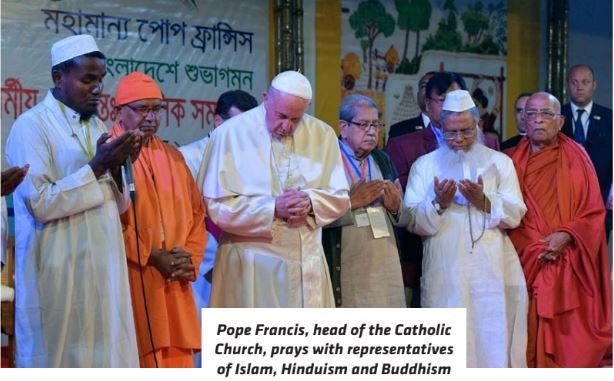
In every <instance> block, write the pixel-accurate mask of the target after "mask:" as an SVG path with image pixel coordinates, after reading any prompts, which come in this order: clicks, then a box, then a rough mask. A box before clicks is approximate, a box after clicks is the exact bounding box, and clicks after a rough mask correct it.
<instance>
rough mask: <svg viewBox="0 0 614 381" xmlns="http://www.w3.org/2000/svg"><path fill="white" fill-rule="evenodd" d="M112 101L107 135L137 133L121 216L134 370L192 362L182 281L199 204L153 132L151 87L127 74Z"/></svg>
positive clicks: (187, 293)
mask: <svg viewBox="0 0 614 381" xmlns="http://www.w3.org/2000/svg"><path fill="white" fill-rule="evenodd" d="M115 104H116V105H117V108H118V109H119V111H118V115H119V122H118V123H117V124H115V126H113V128H112V130H111V132H112V134H113V136H120V135H121V134H122V133H123V132H124V131H129V130H137V129H138V130H140V131H141V132H142V133H143V134H144V137H143V139H144V142H143V147H142V148H141V151H140V153H139V156H138V159H137V160H136V161H135V162H134V164H133V169H132V170H133V174H134V186H135V191H136V202H134V203H133V206H132V207H131V208H130V209H128V211H126V212H125V213H124V214H122V216H121V220H122V226H123V233H124V241H125V245H126V255H127V257H128V275H129V279H130V287H131V291H132V306H133V311H134V320H135V325H136V332H137V342H138V347H139V358H140V363H141V367H154V366H157V367H192V366H193V361H192V354H193V352H194V351H198V350H199V349H200V337H201V335H200V326H199V320H198V315H197V311H196V305H195V303H194V296H193V294H192V285H191V284H190V282H192V281H194V280H195V279H196V276H197V274H198V267H199V265H200V261H201V260H202V255H203V252H204V249H205V245H206V241H207V239H206V237H207V235H206V234H205V222H204V219H205V208H204V204H203V201H202V198H201V196H200V192H199V190H198V188H197V186H196V184H195V183H194V180H193V179H192V175H191V173H190V170H189V169H188V167H187V165H186V164H185V161H184V159H183V156H182V155H181V153H180V152H179V150H177V149H176V148H174V147H173V146H171V145H168V144H166V143H164V142H162V140H160V138H158V137H157V136H156V132H157V131H158V128H159V126H160V113H161V112H162V109H163V104H162V91H161V90H160V87H159V86H158V84H156V82H155V81H154V80H153V79H152V78H151V77H149V76H147V75H145V74H143V73H140V72H133V73H131V74H130V75H128V76H126V77H124V78H123V79H122V80H121V81H120V82H119V84H118V86H117V92H116V95H115ZM137 238H138V242H137ZM141 272H142V273H141ZM152 345H153V348H152Z"/></svg>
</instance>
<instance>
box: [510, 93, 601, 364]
mask: <svg viewBox="0 0 614 381" xmlns="http://www.w3.org/2000/svg"><path fill="white" fill-rule="evenodd" d="M560 112H561V105H560V103H559V101H558V100H557V99H556V98H555V97H554V96H552V95H551V94H548V93H545V92H539V93H535V94H533V95H532V96H531V97H530V98H529V100H528V101H527V104H526V106H525V120H526V121H527V137H528V139H522V140H521V141H520V142H519V143H518V145H517V146H516V147H514V148H512V149H510V150H508V151H506V153H507V154H508V155H510V157H511V158H512V160H513V161H514V165H515V167H516V171H517V173H518V178H519V181H520V186H521V189H522V194H523V196H524V200H525V202H526V204H527V207H528V212H527V214H526V215H525V217H524V219H523V220H522V223H521V224H520V226H519V227H518V228H516V229H514V230H511V231H510V232H509V234H510V238H511V239H512V242H513V243H514V246H515V247H516V250H518V255H519V257H520V262H521V263H522V267H523V270H524V274H525V276H526V280H527V286H528V291H529V315H528V326H529V331H528V332H529V341H528V348H527V359H528V364H529V366H530V367H574V368H575V367H580V368H584V367H599V366H602V365H603V364H605V362H604V361H603V360H604V358H605V357H608V356H609V359H610V364H611V354H612V352H611V350H612V288H611V279H610V275H609V271H608V270H609V269H608V258H607V249H606V243H605V231H604V229H603V221H604V217H605V209H604V206H603V201H602V199H601V193H600V191H599V182H598V181H597V176H596V175H595V170H594V168H593V166H592V164H591V161H590V158H589V157H588V155H587V154H586V151H585V150H584V149H583V148H582V147H581V146H580V145H579V144H577V143H576V142H574V141H573V140H572V139H571V138H569V137H567V136H566V135H564V134H563V133H561V132H560V129H561V127H562V126H563V123H564V117H563V116H562V115H561V114H560Z"/></svg>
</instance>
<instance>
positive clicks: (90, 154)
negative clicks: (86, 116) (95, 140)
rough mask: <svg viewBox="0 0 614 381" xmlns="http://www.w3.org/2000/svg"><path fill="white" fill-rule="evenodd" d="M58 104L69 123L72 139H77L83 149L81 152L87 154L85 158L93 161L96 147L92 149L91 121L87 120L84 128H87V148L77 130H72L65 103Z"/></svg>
mask: <svg viewBox="0 0 614 381" xmlns="http://www.w3.org/2000/svg"><path fill="white" fill-rule="evenodd" d="M58 104H59V105H60V109H61V110H62V114H64V118H66V122H67V123H68V127H70V131H71V132H72V135H71V136H72V137H73V138H75V139H76V140H77V143H79V147H81V151H83V154H85V157H87V159H88V160H92V158H93V157H94V147H92V136H91V133H90V121H89V120H87V121H86V122H85V125H84V126H83V128H85V134H86V136H85V139H86V141H85V144H87V146H85V145H84V144H83V143H82V142H81V139H79V136H78V135H77V133H76V132H75V130H73V128H72V124H70V120H68V116H67V115H66V106H64V103H62V102H60V101H58Z"/></svg>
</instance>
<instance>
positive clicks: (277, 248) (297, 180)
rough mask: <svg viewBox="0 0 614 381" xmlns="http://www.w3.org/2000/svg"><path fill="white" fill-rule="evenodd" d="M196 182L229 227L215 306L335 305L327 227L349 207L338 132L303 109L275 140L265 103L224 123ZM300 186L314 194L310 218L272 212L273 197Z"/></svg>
mask: <svg viewBox="0 0 614 381" xmlns="http://www.w3.org/2000/svg"><path fill="white" fill-rule="evenodd" d="M202 165H203V168H201V170H200V171H199V173H200V176H199V180H198V184H202V192H203V196H204V198H205V202H206V203H207V209H208V213H209V217H210V218H211V219H212V220H213V221H214V222H215V223H216V224H217V225H218V226H219V227H220V228H221V229H222V230H223V231H224V234H223V236H222V238H221V240H220V243H219V247H218V253H217V258H216V262H215V267H214V274H213V286H212V293H211V304H210V306H211V307H334V305H335V303H334V299H333V294H332V288H331V283H330V276H329V274H328V269H327V266H326V259H325V257H324V252H323V250H322V245H321V232H322V231H321V227H322V226H324V225H327V224H329V223H331V222H333V221H334V220H336V219H337V218H339V217H340V216H341V215H342V214H343V213H345V211H346V210H347V209H348V208H349V205H350V201H349V196H348V190H349V186H348V183H347V180H346V179H345V175H344V172H343V166H342V163H341V156H340V152H339V146H338V144H337V137H336V136H335V133H334V131H333V129H332V128H331V127H330V126H328V125H327V124H326V123H324V122H322V121H320V120H318V119H316V118H314V117H312V116H309V115H307V114H305V115H304V116H303V118H302V119H301V121H300V122H299V123H298V125H297V127H296V130H295V131H294V135H293V136H292V137H287V138H285V139H283V140H282V141H278V140H275V139H273V138H272V136H271V134H270V133H269V131H268V129H267V127H266V124H265V109H264V106H263V105H260V106H259V107H257V108H255V109H252V110H250V111H247V112H244V113H242V114H240V115H238V116H236V117H234V118H232V119H230V120H228V121H226V122H225V123H224V124H222V125H221V126H220V127H218V128H217V129H216V130H215V131H214V132H213V133H212V134H211V140H210V141H209V144H208V146H207V149H206V151H205V157H204V160H203V164H202ZM289 188H299V189H300V190H302V191H304V192H306V193H307V194H308V195H309V198H310V199H311V204H312V206H313V216H310V217H308V219H307V224H306V225H301V226H298V227H290V226H288V224H287V223H286V222H284V221H281V220H279V219H277V218H275V217H274V212H275V198H276V197H277V196H279V195H281V194H282V193H283V191H284V189H289Z"/></svg>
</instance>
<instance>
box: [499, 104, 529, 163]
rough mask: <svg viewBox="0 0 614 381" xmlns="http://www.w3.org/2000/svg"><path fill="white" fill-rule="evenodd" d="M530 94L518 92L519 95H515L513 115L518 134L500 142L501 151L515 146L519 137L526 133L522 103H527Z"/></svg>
mask: <svg viewBox="0 0 614 381" xmlns="http://www.w3.org/2000/svg"><path fill="white" fill-rule="evenodd" d="M530 96H531V93H520V95H518V97H516V102H515V103H514V115H515V116H516V128H517V129H518V134H517V135H515V136H512V137H511V138H509V139H507V140H506V141H504V142H503V143H501V151H504V150H506V149H508V148H512V147H516V144H518V142H519V141H520V139H522V137H523V136H525V135H526V134H527V133H526V130H525V129H526V126H525V123H526V122H525V120H524V105H525V104H526V103H527V101H528V100H529V97H530Z"/></svg>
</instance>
